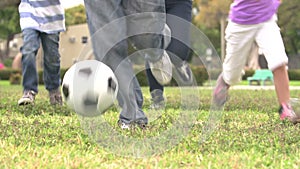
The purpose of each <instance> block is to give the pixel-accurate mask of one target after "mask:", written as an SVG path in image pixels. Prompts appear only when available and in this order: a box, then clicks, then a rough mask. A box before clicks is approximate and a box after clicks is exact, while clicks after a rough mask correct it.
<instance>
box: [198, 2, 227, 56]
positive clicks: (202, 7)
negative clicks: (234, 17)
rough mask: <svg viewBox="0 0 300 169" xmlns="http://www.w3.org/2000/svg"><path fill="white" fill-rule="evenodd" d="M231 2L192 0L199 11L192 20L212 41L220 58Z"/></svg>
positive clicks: (223, 52)
mask: <svg viewBox="0 0 300 169" xmlns="http://www.w3.org/2000/svg"><path fill="white" fill-rule="evenodd" d="M231 2H232V0H195V1H194V7H197V8H198V9H199V11H200V12H199V13H198V14H197V15H196V16H195V17H194V19H193V22H194V23H195V25H197V26H198V27H199V28H200V29H201V30H202V31H203V32H204V33H205V34H206V35H207V36H208V38H209V39H210V40H211V41H212V44H213V45H214V46H215V48H216V50H217V51H218V52H219V53H220V54H221V58H222V59H223V58H224V57H225V40H224V29H225V24H226V19H227V16H228V11H229V6H230V4H231Z"/></svg>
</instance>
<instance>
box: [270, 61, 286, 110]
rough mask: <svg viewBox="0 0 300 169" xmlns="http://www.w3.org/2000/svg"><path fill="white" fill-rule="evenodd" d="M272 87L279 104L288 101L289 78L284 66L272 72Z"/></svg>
mask: <svg viewBox="0 0 300 169" xmlns="http://www.w3.org/2000/svg"><path fill="white" fill-rule="evenodd" d="M273 74H274V85H275V90H276V94H277V99H278V102H279V104H282V103H287V102H288V101H289V99H290V88H289V77H288V73H287V70H286V66H285V65H283V66H280V67H278V68H276V69H275V70H274V71H273Z"/></svg>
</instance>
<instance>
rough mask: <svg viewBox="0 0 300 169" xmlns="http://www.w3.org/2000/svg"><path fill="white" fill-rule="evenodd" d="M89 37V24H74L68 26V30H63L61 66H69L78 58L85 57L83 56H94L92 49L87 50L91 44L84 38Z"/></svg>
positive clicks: (61, 37)
mask: <svg viewBox="0 0 300 169" xmlns="http://www.w3.org/2000/svg"><path fill="white" fill-rule="evenodd" d="M84 37H87V38H88V40H89V37H90V34H89V30H88V27H87V24H80V25H74V26H70V27H68V28H67V31H66V32H62V33H61V36H60V48H59V50H60V54H61V67H62V68H68V67H70V66H71V65H72V64H73V63H75V62H76V61H77V60H82V59H85V58H83V57H92V56H91V55H92V53H91V51H90V50H87V51H86V49H88V47H86V46H91V44H90V43H89V42H88V43H85V44H84V43H83V42H82V40H83V38H84Z"/></svg>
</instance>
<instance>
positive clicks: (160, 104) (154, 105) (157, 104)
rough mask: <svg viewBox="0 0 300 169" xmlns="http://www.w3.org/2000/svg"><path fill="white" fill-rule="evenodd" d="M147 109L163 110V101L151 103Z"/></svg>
mask: <svg viewBox="0 0 300 169" xmlns="http://www.w3.org/2000/svg"><path fill="white" fill-rule="evenodd" d="M149 108H150V109H154V110H160V109H164V108H165V101H164V100H162V101H160V102H152V104H151V105H150V107H149Z"/></svg>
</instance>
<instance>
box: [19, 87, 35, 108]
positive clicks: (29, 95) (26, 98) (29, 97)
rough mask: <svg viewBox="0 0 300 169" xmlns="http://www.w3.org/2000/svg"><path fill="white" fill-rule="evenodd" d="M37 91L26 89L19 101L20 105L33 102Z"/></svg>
mask: <svg viewBox="0 0 300 169" xmlns="http://www.w3.org/2000/svg"><path fill="white" fill-rule="evenodd" d="M35 95H36V93H35V92H34V91H32V90H24V92H23V96H22V97H21V99H19V101H18V105H27V104H33V103H34V100H35Z"/></svg>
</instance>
